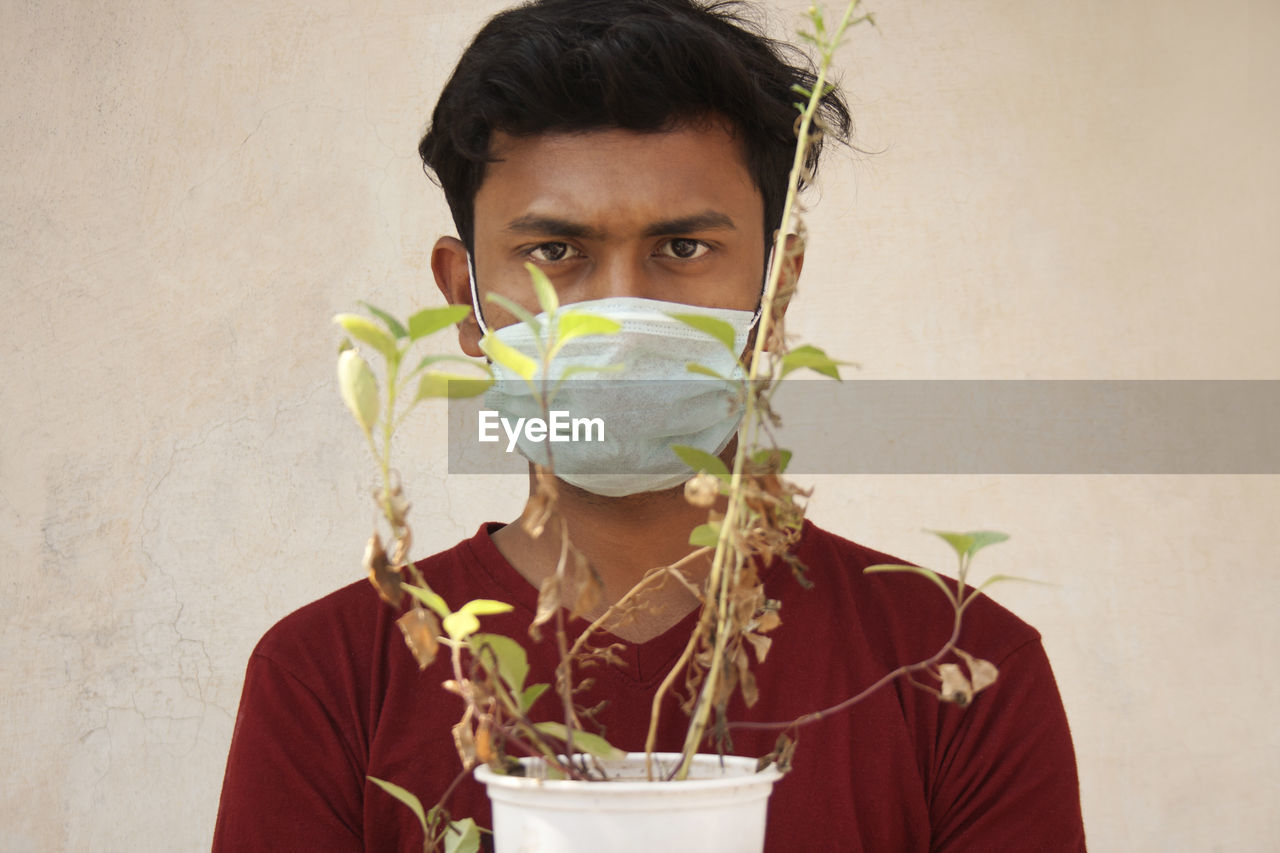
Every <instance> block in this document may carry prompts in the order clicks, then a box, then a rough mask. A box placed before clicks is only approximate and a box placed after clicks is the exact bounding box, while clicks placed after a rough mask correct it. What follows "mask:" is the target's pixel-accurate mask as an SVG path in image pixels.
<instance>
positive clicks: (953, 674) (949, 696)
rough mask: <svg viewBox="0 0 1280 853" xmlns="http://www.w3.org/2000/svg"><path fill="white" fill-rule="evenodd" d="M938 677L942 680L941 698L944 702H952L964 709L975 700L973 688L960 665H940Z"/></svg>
mask: <svg viewBox="0 0 1280 853" xmlns="http://www.w3.org/2000/svg"><path fill="white" fill-rule="evenodd" d="M938 677H939V678H940V679H941V680H942V688H941V696H940V698H941V699H942V701H943V702H952V703H954V704H956V705H959V706H960V707H962V708H963V707H964V706H965V705H968V704H969V701H970V700H971V699H973V686H972V685H971V684H969V679H968V678H967V677H965V674H964V673H963V672H962V671H961V670H960V664H958V663H944V664H939V665H938Z"/></svg>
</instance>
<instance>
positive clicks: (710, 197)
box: [432, 123, 765, 355]
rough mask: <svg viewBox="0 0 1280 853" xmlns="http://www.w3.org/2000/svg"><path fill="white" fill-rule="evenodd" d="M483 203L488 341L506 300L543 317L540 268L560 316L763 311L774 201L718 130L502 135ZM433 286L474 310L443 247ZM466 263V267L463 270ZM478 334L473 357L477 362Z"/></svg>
mask: <svg viewBox="0 0 1280 853" xmlns="http://www.w3.org/2000/svg"><path fill="white" fill-rule="evenodd" d="M492 153H493V154H494V155H495V156H496V157H498V158H500V159H499V161H498V162H495V163H491V164H490V165H489V166H488V168H487V170H486V174H485V178H484V182H483V183H482V184H481V186H480V189H479V191H478V192H477V194H476V199H475V259H474V260H475V266H476V281H477V287H478V290H479V293H480V299H481V305H480V308H481V310H482V311H483V312H484V317H485V321H486V324H487V325H488V326H489V327H490V328H500V327H502V326H505V325H508V324H510V323H512V322H514V319H515V318H514V317H512V316H511V315H510V314H509V313H507V312H506V311H503V310H502V309H501V308H500V307H499V306H498V305H496V304H495V303H492V302H486V301H484V296H485V294H486V293H500V294H502V295H504V296H506V297H508V298H510V299H512V300H514V301H516V302H517V303H519V304H521V305H524V306H526V307H527V308H529V309H530V310H532V311H533V312H535V313H536V312H537V310H538V309H537V301H536V299H535V297H534V295H533V289H532V286H531V284H530V281H529V274H528V272H527V271H526V270H525V269H524V264H525V262H532V263H534V264H537V265H538V266H539V267H540V268H541V269H542V270H543V271H544V272H545V273H546V274H547V276H548V277H549V278H550V279H551V281H552V283H553V284H554V285H555V287H556V291H557V293H558V294H559V297H560V301H561V302H563V303H571V302H581V301H584V300H588V299H603V298H605V297H611V296H637V297H644V298H648V299H660V300H664V301H668V302H682V303H686V304H691V305H700V306H708V307H717V308H736V309H740V310H746V311H754V310H755V308H756V304H757V302H758V299H759V296H760V289H761V283H762V280H763V276H764V258H765V240H764V227H763V226H764V201H763V199H762V197H761V195H760V192H759V190H758V189H757V188H756V186H755V184H754V183H753V181H752V179H751V174H750V173H749V172H748V170H747V166H746V161H745V157H744V152H743V148H742V145H741V143H739V142H738V141H737V140H736V139H734V138H733V136H732V135H731V134H730V133H729V131H728V130H726V129H725V128H724V127H723V126H722V125H720V124H718V123H708V124H706V125H702V126H685V127H682V128H680V129H677V130H672V131H668V132H662V133H637V132H633V131H627V130H617V129H611V130H601V131H591V132H585V133H549V134H542V135H539V136H533V137H523V138H521V137H512V136H508V135H505V134H497V135H496V136H495V139H494V141H493V146H492ZM432 261H433V264H432V265H433V269H434V270H435V273H436V278H437V282H438V283H439V284H440V287H441V289H442V290H443V291H444V292H445V295H446V296H447V297H449V299H450V301H451V302H455V303H457V302H462V303H466V302H468V301H469V294H467V293H466V292H465V291H464V290H462V289H461V288H462V287H463V286H465V285H466V282H467V279H466V268H465V252H464V250H463V249H462V246H461V243H459V242H458V241H457V240H453V239H452V238H443V239H442V240H441V241H440V242H439V243H437V246H436V252H435V254H434V255H433V259H432ZM460 264H461V266H460ZM478 336H479V330H478V328H477V327H476V325H475V323H474V321H472V322H469V323H467V324H466V325H465V326H464V327H463V329H462V334H461V338H462V344H463V348H464V350H466V351H467V352H468V353H470V354H472V355H479V349H478V348H477V346H476V342H477V340H478Z"/></svg>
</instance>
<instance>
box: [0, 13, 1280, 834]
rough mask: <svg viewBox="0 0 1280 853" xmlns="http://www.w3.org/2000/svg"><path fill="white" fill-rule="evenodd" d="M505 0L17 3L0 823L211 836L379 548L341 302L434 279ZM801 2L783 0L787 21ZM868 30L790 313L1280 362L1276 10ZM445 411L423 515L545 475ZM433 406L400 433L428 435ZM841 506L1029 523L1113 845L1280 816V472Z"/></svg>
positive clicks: (8, 26)
mask: <svg viewBox="0 0 1280 853" xmlns="http://www.w3.org/2000/svg"><path fill="white" fill-rule="evenodd" d="M500 5H501V4H500V3H498V2H494V0H478V2H470V3H447V4H446V3H441V2H436V0H426V2H422V0H416V1H415V2H404V1H403V0H383V2H374V3H350V2H332V1H331V0H322V2H316V3H307V4H293V3H256V4H255V3H249V2H243V0H229V2H220V3H201V2H194V0H185V2H178V3H171V2H156V0H136V2H133V3H114V4H89V3H79V2H68V0H61V2H47V3H39V4H17V3H8V4H4V5H3V7H0V32H3V33H4V35H3V39H4V45H5V49H4V52H3V58H2V59H0V63H2V64H3V80H4V84H3V95H2V98H3V100H2V104H3V107H2V109H0V117H2V119H0V120H2V122H3V123H2V124H0V127H2V128H3V132H0V154H2V157H0V162H2V163H3V165H2V166H0V180H2V181H3V186H4V193H3V199H4V202H3V204H4V212H3V214H2V215H0V282H2V286H3V293H4V302H5V305H6V308H7V316H8V317H9V323H8V324H7V329H6V331H5V333H4V334H3V336H0V358H2V364H3V373H4V381H3V382H0V411H3V418H2V419H0V566H3V571H4V574H3V581H4V594H3V598H0V637H2V638H3V645H2V646H0V685H2V686H0V767H3V768H4V770H3V783H0V784H3V789H2V793H0V849H3V850H6V851H26V850H39V851H44V850H62V849H66V850H131V849H133V850H197V849H200V848H202V847H207V845H208V841H209V837H210V832H211V829H212V824H213V819H214V814H215V810H216V805H217V795H218V789H219V784H220V781H221V774H222V769H223V762H224V760H225V754H226V748H227V744H228V741H229V738H230V735H231V729H232V724H233V720H234V715H235V708H236V702H237V699H238V696H239V691H240V682H241V678H242V674H243V667H244V663H245V660H246V657H247V655H248V653H249V650H250V648H251V647H252V645H253V643H254V642H255V640H256V639H257V637H258V636H259V635H260V634H261V633H262V632H263V631H264V630H265V629H266V628H267V627H268V626H270V625H271V624H272V623H273V622H274V621H275V620H276V619H278V618H279V617H281V616H283V615H284V614H285V613H287V612H289V611H290V610H291V609H293V608H295V607H297V606H299V605H301V604H303V603H305V602H307V601H309V600H311V599H314V598H316V597H318V596H319V595H321V594H323V593H325V592H327V591H329V590H331V589H333V588H335V587H337V586H339V585H341V584H344V583H347V582H349V581H351V580H354V579H356V578H358V577H359V574H360V570H359V559H360V550H361V545H362V541H363V535H364V534H365V532H366V529H367V525H368V523H369V516H367V515H365V512H366V509H365V507H366V503H365V500H366V499H365V497H364V494H363V489H364V488H365V487H366V486H367V485H368V484H369V480H370V476H369V470H368V467H367V466H366V464H365V459H364V458H363V456H362V455H361V453H362V451H361V447H360V445H359V442H358V440H357V434H356V432H355V431H354V429H353V428H352V427H351V425H350V423H349V421H348V417H347V415H346V414H345V412H344V411H343V410H342V408H341V405H340V403H339V401H338V398H337V395H336V393H335V389H334V380H333V356H334V346H335V341H336V335H335V334H334V331H333V329H332V328H331V326H330V323H329V317H330V316H331V315H332V314H334V313H335V312H338V311H341V310H347V309H350V308H351V307H353V302H354V300H355V299H357V298H360V297H366V298H369V299H370V300H372V301H374V302H375V303H380V304H382V305H384V306H386V307H388V308H391V309H395V310H396V311H397V312H401V313H404V312H407V311H408V310H409V309H411V308H412V307H414V306H419V305H423V304H427V303H430V302H433V301H434V300H435V299H436V295H435V292H434V288H433V287H432V285H431V284H430V281H429V273H428V271H427V269H426V258H427V249H428V247H429V245H430V243H431V240H432V239H433V238H434V237H435V236H436V235H437V234H439V233H443V232H446V231H448V230H449V221H448V217H447V214H446V211H445V209H444V207H443V204H442V203H441V201H440V199H439V197H438V194H437V192H436V190H435V189H434V188H433V187H432V185H431V184H430V183H429V182H428V181H427V180H426V178H424V177H423V175H422V173H421V169H420V166H419V164H418V162H417V160H416V157H415V155H414V148H415V145H416V140H417V135H418V133H419V132H420V130H421V128H422V126H423V123H424V121H425V118H426V115H427V110H428V108H429V106H430V104H431V103H432V102H433V99H434V96H435V94H436V93H437V91H438V89H439V86H440V85H441V83H442V82H443V75H445V74H446V73H447V71H448V70H449V68H450V67H451V65H452V63H453V61H454V60H455V59H456V56H457V54H458V52H459V51H460V49H461V41H462V39H463V38H464V37H465V36H466V35H467V34H469V33H471V32H472V31H473V30H474V29H475V28H476V27H477V25H478V24H479V23H480V21H481V20H482V19H483V18H484V17H486V16H487V15H488V14H490V13H492V12H493V11H495V10H496V9H497V8H498V7H499V6H500ZM802 5H803V4H801V3H797V2H789V3H776V4H774V9H775V13H774V15H773V19H774V23H775V24H776V25H777V26H778V27H779V28H786V27H788V26H790V24H791V22H792V21H793V20H794V16H793V13H794V12H795V11H797V10H798V9H800V8H801V7H802ZM875 9H876V11H877V12H878V14H879V21H880V30H879V32H878V33H877V32H870V31H862V32H860V33H859V34H858V35H857V37H856V39H855V40H854V42H853V44H852V46H851V48H850V49H849V50H848V51H847V53H846V54H845V57H844V69H845V72H844V76H845V80H846V82H847V84H848V87H849V90H850V92H851V94H852V98H853V102H854V105H855V107H856V110H857V116H858V123H859V131H860V139H861V142H862V145H863V147H864V148H867V149H873V150H876V151H879V152H881V153H878V154H875V155H874V156H868V157H850V156H841V157H838V158H836V159H833V160H832V162H831V168H830V169H829V171H828V173H827V176H826V180H825V182H824V190H823V192H822V199H821V201H820V203H819V206H818V208H817V210H818V211H819V213H820V218H818V217H817V216H815V218H814V221H813V222H812V223H811V225H812V230H813V232H814V233H813V240H812V249H811V252H810V258H809V264H808V266H807V267H806V271H805V272H806V279H807V286H808V287H807V290H806V291H804V292H803V293H802V297H801V301H800V303H798V304H797V305H796V306H795V309H794V311H795V314H794V317H795V320H794V328H795V329H796V330H798V331H800V332H801V333H802V334H803V335H804V336H806V337H807V338H809V339H812V340H815V341H817V342H819V343H822V344H824V345H826V346H827V347H828V348H829V349H830V350H832V351H833V352H834V353H836V354H838V355H841V356H843V357H846V358H850V359H855V360H857V361H860V362H861V363H862V364H863V370H862V371H861V374H860V375H862V376H864V377H868V378H926V377H929V378H991V379H999V378H1208V379H1223V378H1280V347H1278V346H1277V344H1276V329H1277V317H1280V287H1277V281H1276V272H1275V270H1276V268H1277V261H1278V260H1280V241H1277V240H1276V238H1275V232H1276V226H1277V220H1278V217H1277V212H1278V208H1277V201H1276V199H1277V198H1280V169H1278V168H1277V163H1278V162H1280V161H1278V159H1277V157H1276V155H1275V153H1274V150H1275V139H1276V138H1277V135H1278V131H1280V121H1278V120H1277V119H1278V115H1277V113H1278V109H1280V108H1278V106H1277V105H1278V104H1280V98H1278V97H1277V94H1278V93H1277V81H1278V80H1280V73H1277V72H1280V67H1278V66H1280V62H1278V61H1277V54H1276V52H1275V49H1274V46H1275V44H1276V43H1277V38H1280V12H1278V11H1277V6H1276V5H1275V4H1272V3H1269V2H1264V0H1254V2H1248V0H1227V2H1223V3H1218V4H1214V5H1212V6H1205V5H1204V4H1198V3H1191V2H1186V0H1176V2H1170V1H1169V0H1127V2H1104V1H1103V0H1082V2H1075V3H1061V2H1048V0H1023V2H1010V0H884V2H880V3H877V4H875ZM433 426H434V424H433V423H432V422H431V421H430V420H429V419H423V420H422V421H420V422H419V423H417V424H416V425H415V426H414V427H413V436H412V440H411V442H408V443H411V444H413V445H414V446H415V447H414V451H413V454H414V455H413V459H412V461H411V463H408V462H406V463H405V467H410V464H411V465H412V470H411V472H410V474H409V475H408V479H409V481H410V483H411V484H412V488H413V497H414V500H415V506H414V517H416V518H417V520H418V521H417V528H416V529H417V533H418V536H419V543H420V544H419V550H418V553H419V554H425V553H428V552H430V551H431V550H434V549H437V548H440V547H444V546H446V545H449V544H452V543H453V542H454V541H456V540H457V539H458V538H460V537H462V536H465V535H468V534H470V533H471V532H472V531H473V530H474V529H475V527H476V526H477V525H478V524H479V523H480V522H481V521H483V520H485V519H488V518H495V517H497V518H505V517H508V516H511V515H512V514H514V513H515V512H516V511H517V509H518V506H519V501H518V499H516V498H514V497H513V495H514V493H515V492H517V491H518V488H519V483H518V482H517V483H515V484H514V485H513V484H512V482H511V481H506V480H504V481H500V482H495V481H493V480H491V479H485V478H472V479H451V480H449V481H445V480H444V479H443V474H442V469H443V467H444V461H443V443H442V439H441V438H440V436H439V435H438V433H437V431H436V430H435V429H433ZM408 443H407V444H408ZM818 486H819V489H818V492H817V494H816V496H815V498H814V500H813V504H812V512H811V514H812V516H813V517H814V518H815V519H817V520H818V521H820V522H823V523H826V524H828V525H830V526H832V527H834V528H836V529H837V530H839V531H841V532H843V533H845V534H847V535H850V536H853V537H855V538H858V539H860V540H862V541H865V542H867V543H868V544H872V545H875V546H878V547H881V548H884V549H887V550H891V551H895V552H897V553H898V554H900V555H901V556H903V557H905V558H910V559H916V560H923V561H926V562H931V563H933V564H935V565H943V564H944V556H945V555H944V554H943V552H942V550H941V549H940V547H939V546H935V545H934V544H932V542H931V541H930V540H929V538H928V537H926V536H925V535H924V534H921V533H920V532H919V529H920V528H921V527H944V528H969V527H996V528H999V529H1004V530H1008V531H1011V532H1012V533H1013V534H1014V538H1013V540H1012V541H1011V542H1010V543H1009V544H1007V545H1004V546H1002V547H1001V548H1000V549H997V550H994V551H992V552H990V558H989V559H988V560H986V568H988V569H990V570H992V571H1001V572H1007V573H1016V574H1024V575H1031V576H1035V577H1039V578H1043V579H1046V580H1051V581H1054V582H1056V583H1057V584H1059V585H1060V586H1059V587H1058V588H1056V589H1049V588H1041V587H1030V586H1027V587H1021V588H1015V587H1012V586H1010V587H1007V588H1005V589H1004V590H1003V591H1001V592H998V593H997V597H998V598H1000V599H1001V600H1003V601H1004V602H1006V603H1007V604H1009V605H1011V606H1012V607H1014V608H1015V609H1016V610H1017V611H1018V612H1020V613H1021V614H1022V615H1024V616H1025V617H1026V618H1027V619H1028V620H1029V621H1031V622H1033V623H1034V624H1036V625H1037V626H1039V627H1040V628H1041V629H1042V631H1043V633H1044V636H1045V641H1046V644H1047V646H1048V648H1049V652H1050V655H1051V657H1052V659H1053V661H1054V664H1055V667H1056V669H1057V673H1058V677H1059V681H1060V684H1061V687H1062V691H1063V694H1064V697H1065V701H1066V704H1067V708H1068V711H1069V713H1070V715H1071V720H1072V724H1073V728H1074V731H1075V736H1076V745H1077V749H1078V752H1079V759H1080V770H1081V776H1082V785H1083V793H1084V805H1085V815H1086V821H1087V828H1088V832H1089V835H1090V839H1091V841H1092V846H1093V849H1095V850H1116V851H1168V850H1196V851H1200V850H1204V851H1209V850H1222V851H1242V850H1265V849H1274V848H1273V845H1274V843H1275V839H1276V838H1277V837H1280V816H1278V815H1280V808H1278V807H1277V805H1278V804H1277V795H1276V792H1277V790H1278V789H1280V787H1278V786H1280V771H1278V770H1277V767H1280V743H1278V741H1280V738H1278V736H1277V735H1276V733H1275V727H1274V725H1271V724H1270V722H1269V721H1271V720H1273V719H1274V717H1275V708H1276V707H1277V705H1280V687H1278V686H1277V679H1276V677H1275V676H1276V674H1277V665H1276V663H1275V653H1276V651H1277V640H1280V631H1278V629H1277V628H1276V624H1277V620H1276V618H1275V612H1276V610H1277V607H1278V606H1280V583H1278V582H1277V580H1276V578H1277V577H1278V576H1280V573H1277V571H1276V568H1277V566H1276V560H1277V558H1276V553H1277V548H1276V546H1277V545H1278V544H1280V540H1278V538H1277V534H1276V525H1275V519H1276V516H1277V510H1278V509H1280V478H1277V477H1274V476H1257V477H1244V476H1220V477H1173V476H1165V477H1160V476H1150V477H1137V476H1128V477H1121V476H1111V477H1106V476H1096V477H1083V476H1081V477H1049V476H1045V477H1035V476H1023V477H993V476H982V477H978V476H971V477H863V478H826V479H823V480H821V481H820V482H818Z"/></svg>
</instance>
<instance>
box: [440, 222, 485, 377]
mask: <svg viewBox="0 0 1280 853" xmlns="http://www.w3.org/2000/svg"><path fill="white" fill-rule="evenodd" d="M431 274H432V275H433V276H435V279H436V287H438V288H440V292H441V293H442V294H444V298H445V300H446V301H447V302H448V303H449V304H450V305H467V306H470V305H471V273H470V269H469V268H468V266H467V247H466V245H464V244H463V242H462V241H461V240H459V239H458V238H457V237H441V238H440V239H439V240H437V241H436V244H435V246H434V247H433V248H432V250H431ZM458 345H459V346H460V347H461V348H462V351H463V352H464V353H466V354H467V355H469V356H472V357H473V358H479V357H480V356H482V355H484V353H482V352H481V351H480V324H479V323H477V322H476V318H475V314H474V310H473V313H472V314H469V315H467V318H466V319H465V320H463V321H462V322H461V323H459V324H458Z"/></svg>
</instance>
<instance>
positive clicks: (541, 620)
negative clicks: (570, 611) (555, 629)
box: [529, 574, 561, 640]
mask: <svg viewBox="0 0 1280 853" xmlns="http://www.w3.org/2000/svg"><path fill="white" fill-rule="evenodd" d="M560 581H561V578H560V575H559V574H551V575H548V576H547V578H546V579H545V580H543V582H542V585H541V586H540V587H539V588H538V610H537V612H536V613H535V614H534V615H533V621H532V622H530V623H529V636H530V637H533V639H534V640H538V639H540V638H541V636H542V632H541V631H540V630H539V629H540V628H541V627H542V626H543V625H545V624H547V622H549V621H551V617H553V616H555V615H556V611H557V610H559V609H560V606H561V588H560V587H561V583H560Z"/></svg>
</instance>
